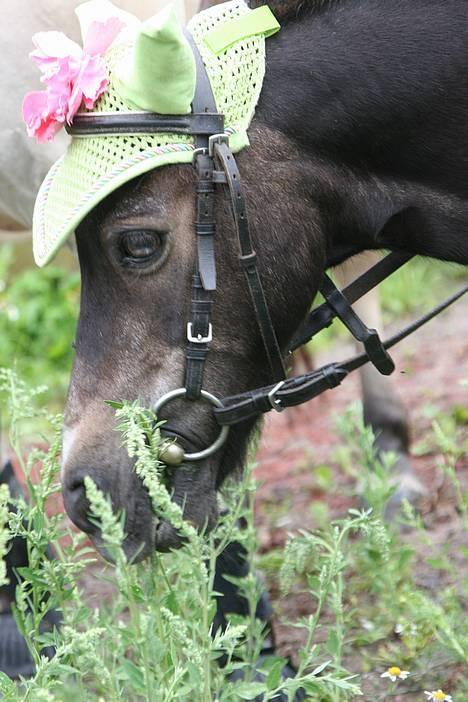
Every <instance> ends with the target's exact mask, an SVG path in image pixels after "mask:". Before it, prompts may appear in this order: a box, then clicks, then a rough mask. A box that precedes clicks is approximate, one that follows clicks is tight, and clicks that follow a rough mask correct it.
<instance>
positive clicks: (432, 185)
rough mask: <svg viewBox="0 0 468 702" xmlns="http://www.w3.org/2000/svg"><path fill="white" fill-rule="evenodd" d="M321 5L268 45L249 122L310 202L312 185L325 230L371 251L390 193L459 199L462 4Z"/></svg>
mask: <svg viewBox="0 0 468 702" xmlns="http://www.w3.org/2000/svg"><path fill="white" fill-rule="evenodd" d="M319 4H320V6H321V11H320V12H308V13H307V12H306V13H305V14H303V15H302V16H299V17H298V18H297V19H295V20H292V21H288V22H286V23H285V24H284V26H283V27H282V29H281V31H280V32H279V33H278V34H277V35H276V36H275V37H272V38H271V39H268V40H267V69H266V75H265V80H264V84H263V91H262V95H261V99H260V101H259V105H258V108H257V114H256V122H257V124H260V125H261V124H263V125H265V126H266V127H267V128H269V129H272V130H278V131H279V132H281V133H282V134H283V135H285V136H286V137H287V138H289V139H291V140H292V141H293V142H294V143H295V145H296V146H297V147H298V148H299V149H300V150H301V153H302V155H303V158H304V172H305V173H307V170H308V169H309V170H310V172H311V193H313V192H314V188H315V186H316V181H317V177H318V178H319V180H320V181H321V189H322V190H323V189H325V190H326V191H327V193H328V197H329V201H328V204H329V205H330V207H329V209H332V210H333V214H332V215H331V217H332V220H330V218H329V222H328V224H329V225H330V227H331V228H334V230H335V232H336V231H337V230H338V231H339V230H340V229H343V230H346V231H345V232H344V236H345V237H347V236H348V230H350V229H352V230H353V237H355V239H354V241H353V243H356V244H357V245H359V246H361V245H362V248H375V247H376V241H375V240H374V238H375V236H376V232H379V230H380V227H382V226H383V225H384V224H385V222H386V221H387V220H388V219H389V218H390V217H392V216H393V214H394V212H393V210H391V208H390V210H389V205H388V202H386V201H388V200H390V201H391V206H392V207H393V203H394V200H395V198H396V197H397V195H398V193H400V192H402V191H404V192H405V193H409V199H413V200H414V199H415V198H416V199H417V198H418V197H419V196H420V194H421V193H422V192H423V191H430V195H431V196H432V195H433V194H434V193H435V194H437V195H439V194H440V193H443V194H444V193H451V194H453V195H456V196H457V197H460V198H462V197H466V195H465V193H464V191H463V190H462V189H464V188H465V184H464V183H465V182H466V179H465V180H463V177H461V175H462V174H461V173H460V169H459V168H458V169H457V167H455V168H454V163H453V153H454V148H455V146H456V143H457V142H458V143H460V144H461V143H466V117H464V116H463V114H462V111H463V110H464V105H465V104H466V96H465V95H464V91H465V89H466V86H465V83H466V81H465V80H464V79H463V80H462V79H461V75H462V74H461V72H460V71H458V70H457V66H463V65H466V60H468V56H467V45H466V37H465V31H466V30H465V29H464V24H463V21H462V17H463V16H464V12H465V10H464V0H447V2H446V3H440V2H438V0H437V1H436V0H413V2H411V3H404V2H396V3H388V0H367V1H366V0H361V1H360V2H353V0H341V2H326V3H319ZM314 5H315V6H316V7H317V3H313V1H312V0H310V6H314ZM448 44H450V46H448ZM463 75H464V74H463ZM320 174H321V175H320ZM372 188H373V189H374V192H373V193H372V194H371V195H369V193H370V190H371V189H372ZM364 191H365V194H364V196H361V194H362V193H363V192H364ZM322 195H323V192H322V193H321V196H322ZM373 197H378V198H380V200H379V202H378V204H377V206H372V205H370V204H369V203H370V200H372V198H373ZM407 199H408V198H407ZM396 205H398V206H400V205H401V206H403V205H402V203H401V202H397V203H396ZM338 209H341V210H342V212H343V213H344V214H343V218H345V219H346V221H343V219H342V220H341V221H336V217H337V215H336V212H337V210H338ZM350 213H351V214H350ZM376 213H377V215H378V216H377V220H374V219H373V218H374V217H375V214H376ZM373 237H374V238H373ZM418 253H424V251H422V250H421V251H418Z"/></svg>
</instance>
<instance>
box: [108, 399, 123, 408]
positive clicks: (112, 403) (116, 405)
mask: <svg viewBox="0 0 468 702" xmlns="http://www.w3.org/2000/svg"><path fill="white" fill-rule="evenodd" d="M104 402H105V404H106V405H109V407H112V409H116V410H117V409H122V408H123V406H124V405H123V402H116V400H104Z"/></svg>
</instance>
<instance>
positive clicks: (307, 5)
mask: <svg viewBox="0 0 468 702" xmlns="http://www.w3.org/2000/svg"><path fill="white" fill-rule="evenodd" d="M342 1H343V0H267V1H265V0H249V7H251V8H252V9H254V8H255V7H260V5H268V6H269V7H270V8H271V10H272V11H273V13H274V14H275V17H276V18H277V19H278V20H279V21H280V22H283V23H284V22H288V21H290V20H294V19H299V18H300V17H303V16H304V15H306V14H319V13H320V12H323V11H325V10H328V9H329V8H330V7H332V6H334V5H337V4H339V3H340V2H342Z"/></svg>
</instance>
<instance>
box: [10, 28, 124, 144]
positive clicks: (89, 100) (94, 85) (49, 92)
mask: <svg viewBox="0 0 468 702" xmlns="http://www.w3.org/2000/svg"><path fill="white" fill-rule="evenodd" d="M123 27H124V23H123V22H122V20H120V19H119V18H118V17H109V18H107V19H105V20H104V21H98V22H91V24H90V25H89V27H88V31H87V33H86V37H85V40H84V47H83V48H81V47H80V46H79V45H78V44H77V43H76V42H74V41H72V40H71V39H69V38H68V37H67V36H65V34H63V33H62V32H39V33H37V34H35V35H34V36H33V43H34V45H35V47H36V49H35V51H32V52H31V54H30V56H31V58H32V60H33V61H34V63H36V64H37V65H38V67H39V70H40V71H41V73H42V77H41V81H42V82H43V83H45V84H46V85H47V88H46V90H44V91H33V92H30V93H28V94H27V95H26V96H25V98H24V101H23V119H24V121H25V123H26V128H27V131H28V134H29V136H35V137H36V139H37V141H38V142H45V141H50V140H51V139H53V138H54V136H55V134H56V133H57V132H58V131H59V130H60V129H61V128H62V127H63V125H64V123H65V121H66V122H67V123H68V124H71V123H72V121H73V117H74V116H75V114H76V113H77V112H78V110H79V108H80V106H81V103H82V102H84V104H85V107H86V108H87V109H88V110H92V109H93V107H94V105H95V103H96V100H97V99H98V98H99V97H100V96H101V95H102V93H103V92H105V90H106V88H107V85H108V82H109V81H108V78H107V71H106V67H105V64H104V61H103V59H102V56H103V54H104V53H105V52H106V50H107V49H108V48H109V46H110V45H111V44H112V42H113V41H114V39H115V38H116V36H117V35H118V34H119V33H120V31H121V30H122V28H123Z"/></svg>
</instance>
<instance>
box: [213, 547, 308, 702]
mask: <svg viewBox="0 0 468 702" xmlns="http://www.w3.org/2000/svg"><path fill="white" fill-rule="evenodd" d="M248 573H249V566H248V563H247V560H246V551H245V549H244V547H243V546H241V544H239V543H237V542H232V543H230V544H228V545H227V546H226V548H225V549H224V551H222V553H221V554H220V555H219V556H218V558H217V560H216V571H215V578H214V590H215V591H216V592H218V593H220V595H219V596H217V597H216V614H215V618H214V622H213V635H214V634H216V632H217V631H218V630H219V629H225V628H226V626H227V624H228V617H229V615H230V614H237V615H241V616H245V617H247V616H249V614H250V612H249V603H248V601H247V599H246V598H245V597H244V595H243V594H242V593H241V591H240V590H239V587H238V586H237V585H236V584H234V583H233V582H232V581H231V580H227V579H226V577H225V576H228V577H234V578H245V577H246V576H247V575H248ZM255 617H256V618H257V619H259V620H260V621H262V622H264V625H265V632H266V635H265V638H264V641H263V646H262V649H261V651H260V656H259V659H258V661H257V662H256V667H260V666H261V665H262V661H263V660H264V659H265V658H266V657H267V656H271V655H275V653H276V645H275V639H274V633H273V627H272V623H271V617H272V607H271V603H270V598H269V595H268V593H267V592H266V590H263V592H262V595H261V597H260V599H259V601H258V604H257V608H256V610H255ZM219 664H220V665H221V667H223V666H224V665H225V664H226V658H225V657H224V656H223V657H222V658H221V659H220V660H219ZM294 676H295V671H294V669H293V668H292V667H291V665H289V664H285V666H284V668H283V670H282V677H283V678H285V679H286V678H293V677H294ZM243 678H244V672H243V671H242V670H235V671H234V672H233V673H231V675H230V676H229V679H230V680H231V681H233V682H234V681H236V680H242V679H243ZM264 678H265V676H264V675H263V673H259V672H257V673H256V674H255V678H254V679H255V681H263V680H264ZM262 699H263V695H260V696H259V697H256V698H255V700H254V701H253V702H261V700H262ZM286 700H287V696H286V695H283V694H280V695H278V696H275V702H286ZM303 700H305V692H304V691H303V690H298V691H297V692H296V694H295V696H294V700H293V702H302V701H303Z"/></svg>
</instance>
